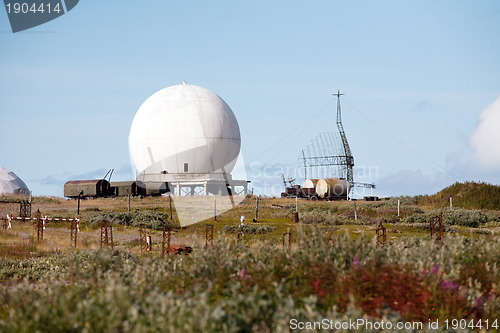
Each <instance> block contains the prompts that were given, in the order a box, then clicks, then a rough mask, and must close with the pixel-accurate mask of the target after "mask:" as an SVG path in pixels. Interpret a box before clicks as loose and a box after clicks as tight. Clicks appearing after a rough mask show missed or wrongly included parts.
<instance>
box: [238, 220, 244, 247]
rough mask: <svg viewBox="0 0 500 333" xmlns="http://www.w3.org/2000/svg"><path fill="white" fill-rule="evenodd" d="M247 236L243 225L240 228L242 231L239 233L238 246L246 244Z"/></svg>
mask: <svg viewBox="0 0 500 333" xmlns="http://www.w3.org/2000/svg"><path fill="white" fill-rule="evenodd" d="M245 240H246V236H245V232H244V231H243V225H242V226H241V227H240V231H238V244H239V243H241V242H243V244H245Z"/></svg>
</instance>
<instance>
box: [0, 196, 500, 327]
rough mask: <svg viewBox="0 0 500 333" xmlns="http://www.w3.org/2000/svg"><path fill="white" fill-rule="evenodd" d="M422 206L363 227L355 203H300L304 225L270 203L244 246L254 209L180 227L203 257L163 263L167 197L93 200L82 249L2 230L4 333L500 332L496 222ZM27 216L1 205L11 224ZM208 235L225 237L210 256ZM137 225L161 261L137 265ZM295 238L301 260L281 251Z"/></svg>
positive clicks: (381, 213) (486, 215) (289, 206)
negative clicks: (381, 238)
mask: <svg viewBox="0 0 500 333" xmlns="http://www.w3.org/2000/svg"><path fill="white" fill-rule="evenodd" d="M424 199H425V200H423V199H422V198H400V202H401V203H402V205H401V210H400V216H399V217H397V216H396V215H397V199H394V198H393V199H390V200H385V201H381V202H370V203H368V202H366V203H365V202H358V203H357V216H358V219H357V220H355V219H354V216H353V215H354V214H353V203H352V202H315V203H311V202H307V201H299V207H298V208H299V213H300V218H301V223H300V224H298V225H297V224H292V222H291V213H292V212H293V211H295V200H290V199H261V200H260V202H259V208H260V210H259V223H252V222H249V223H248V222H247V225H248V226H247V227H246V228H247V229H246V233H247V235H246V242H245V243H244V244H243V243H238V242H237V241H236V238H237V235H236V234H235V233H234V232H235V230H233V229H235V227H234V226H235V225H237V224H239V217H240V216H241V215H245V216H246V217H247V221H251V219H252V218H253V214H254V210H255V205H254V199H253V198H250V197H248V198H247V199H245V201H243V203H242V204H240V205H239V206H238V207H236V208H235V209H233V210H231V211H228V212H226V213H224V214H222V215H221V216H219V217H218V221H219V222H217V223H213V221H204V222H203V223H199V224H195V225H191V226H189V227H186V228H180V227H178V226H175V225H174V230H173V237H172V242H173V243H175V244H187V245H190V246H192V247H193V248H194V251H193V253H192V254H191V255H189V256H184V255H182V256H179V255H172V256H166V257H165V258H163V257H162V256H161V255H160V253H159V249H160V247H161V232H160V231H157V230H156V229H160V226H161V224H162V223H163V222H164V221H165V219H166V218H167V217H168V205H167V204H166V200H165V199H164V198H144V199H142V200H141V199H133V202H132V212H130V213H128V212H127V202H126V200H125V199H117V198H114V199H98V200H88V201H84V202H83V203H82V223H81V232H80V233H79V234H78V237H79V238H78V248H77V250H74V249H72V248H71V247H70V242H69V225H68V224H67V223H63V222H61V223H51V224H48V225H47V229H46V230H45V233H44V240H43V241H41V242H37V241H36V232H35V231H34V229H33V226H32V225H31V224H30V223H22V222H17V223H16V222H14V225H13V228H12V229H8V230H3V229H2V230H0V258H1V259H0V279H1V281H2V283H1V285H0V300H1V304H2V307H0V331H2V332H35V331H39V332H45V331H75V332H76V331H78V332H80V331H89V332H96V331H98V332H102V331H104V332H144V331H151V332H153V331H162V332H200V331H203V332H205V331H208V332H289V331H292V330H293V329H294V328H297V330H296V331H301V330H300V329H298V327H299V325H298V324H297V323H314V322H321V321H322V320H323V319H328V320H331V321H332V322H346V321H349V320H354V321H356V320H358V319H365V320H367V321H372V322H381V321H382V320H384V321H385V322H388V321H389V322H391V323H394V324H395V323H397V322H414V323H423V325H422V327H421V329H420V327H418V326H417V328H418V329H417V331H429V332H431V331H432V332H436V330H434V329H430V328H429V327H428V324H429V320H430V321H432V322H436V321H437V320H438V321H439V325H440V328H441V330H443V331H447V330H446V327H445V326H443V325H445V321H446V320H448V323H449V327H448V330H450V329H452V328H453V327H451V324H452V320H453V319H465V320H466V323H467V325H466V326H465V327H464V329H463V330H462V329H460V327H458V328H459V329H457V330H455V331H468V330H470V331H478V330H479V327H478V324H479V323H481V325H482V326H483V331H486V330H485V328H486V326H485V325H486V323H487V325H488V326H489V327H488V329H487V331H498V329H497V328H495V327H494V326H493V325H494V323H496V324H497V325H500V322H498V318H499V317H500V287H499V284H500V269H499V267H498V266H499V263H500V239H499V237H498V228H499V226H500V223H499V220H500V219H499V212H498V210H495V209H490V210H484V209H483V210H471V209H461V208H458V207H455V208H454V209H453V210H449V208H444V206H445V205H443V204H442V202H441V201H439V204H436V203H432V202H431V201H432V199H428V198H424ZM419 200H420V202H419ZM75 208H76V203H75V202H74V201H66V200H62V199H57V198H35V201H34V210H36V209H40V211H42V213H44V214H46V215H49V216H58V217H73V215H74V213H75ZM493 208H494V207H493ZM16 209H18V205H16V204H15V203H9V202H6V200H4V201H3V202H1V203H0V212H1V213H2V216H5V214H6V213H9V212H12V213H14V215H15V211H16ZM434 215H442V216H443V219H444V221H445V238H444V242H443V243H442V244H441V243H440V242H436V241H435V240H434V239H430V236H429V231H428V220H429V217H431V216H434ZM102 217H107V218H115V220H114V221H115V225H114V230H113V233H114V238H115V249H113V250H111V249H99V236H100V233H99V232H100V230H99V228H98V226H97V221H98V220H100V219H101V218H102ZM206 222H210V223H212V224H214V226H215V243H214V245H213V246H211V247H209V248H208V249H204V245H205V239H204V236H205V226H204V225H205V223H206ZM140 223H147V224H148V227H149V228H150V229H149V230H148V232H149V233H150V234H152V236H153V242H154V248H153V251H152V252H151V253H147V254H141V253H140V246H139V233H138V229H137V225H138V224H140ZM378 223H383V224H384V226H385V227H386V229H387V246H385V247H377V246H376V241H375V238H374V235H375V226H376V225H377V224H378ZM237 229H238V228H236V230H237ZM285 231H290V232H292V234H293V244H292V247H291V248H283V247H282V245H281V242H282V234H283V232H285ZM495 320H497V321H495ZM471 323H472V325H471ZM357 329H358V330H359V331H380V330H375V329H372V330H370V328H369V327H357ZM340 331H342V330H340ZM344 331H348V329H346V330H344ZM386 331H397V329H394V328H392V329H390V330H386ZM401 331H402V330H401Z"/></svg>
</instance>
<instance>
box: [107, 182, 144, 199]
mask: <svg viewBox="0 0 500 333" xmlns="http://www.w3.org/2000/svg"><path fill="white" fill-rule="evenodd" d="M110 185H111V192H113V194H114V195H116V196H119V197H125V196H128V195H132V196H139V195H140V196H143V195H146V184H144V183H143V182H141V181H140V180H137V181H124V182H111V183H110Z"/></svg>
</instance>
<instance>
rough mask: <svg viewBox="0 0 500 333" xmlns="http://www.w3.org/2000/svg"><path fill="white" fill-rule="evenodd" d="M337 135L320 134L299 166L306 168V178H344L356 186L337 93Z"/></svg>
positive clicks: (301, 157) (301, 159) (303, 155)
mask: <svg viewBox="0 0 500 333" xmlns="http://www.w3.org/2000/svg"><path fill="white" fill-rule="evenodd" d="M335 95H336V96H337V128H338V135H336V134H337V133H320V134H319V135H318V136H317V137H316V138H314V139H313V140H312V141H311V143H310V144H309V145H307V147H306V148H305V149H303V150H302V151H301V154H300V156H299V165H300V166H301V167H303V168H304V176H305V178H306V179H307V178H326V177H335V176H338V177H344V178H346V179H347V181H349V183H350V184H351V186H352V185H353V184H354V179H353V178H354V177H353V167H354V157H353V156H352V152H351V148H350V147H349V142H348V141H347V136H346V134H345V131H344V127H343V126H342V115H341V108H340V96H342V95H343V94H341V93H340V91H337V93H336V94H334V96H335Z"/></svg>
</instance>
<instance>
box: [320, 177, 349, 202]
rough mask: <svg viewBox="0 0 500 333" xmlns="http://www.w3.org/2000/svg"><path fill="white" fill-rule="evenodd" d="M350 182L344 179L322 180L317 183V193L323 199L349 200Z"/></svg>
mask: <svg viewBox="0 0 500 333" xmlns="http://www.w3.org/2000/svg"><path fill="white" fill-rule="evenodd" d="M348 192H349V182H348V181H347V180H345V179H344V178H322V179H320V180H318V182H317V183H316V193H317V194H318V196H320V197H321V198H327V197H335V198H347V193H348Z"/></svg>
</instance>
